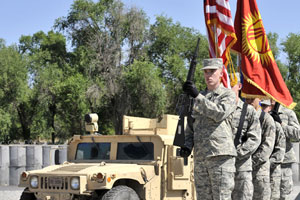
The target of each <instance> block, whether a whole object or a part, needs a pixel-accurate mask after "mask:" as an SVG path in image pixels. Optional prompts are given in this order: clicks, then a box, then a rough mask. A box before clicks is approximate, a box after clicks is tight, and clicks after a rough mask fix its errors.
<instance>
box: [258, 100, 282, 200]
mask: <svg viewBox="0 0 300 200" xmlns="http://www.w3.org/2000/svg"><path fill="white" fill-rule="evenodd" d="M260 103H261V107H262V110H263V111H264V112H268V113H270V111H271V110H272V107H271V101H270V100H269V99H268V100H263V101H261V102H260ZM275 125H276V138H275V145H274V149H273V152H272V154H271V157H270V183H271V199H272V200H279V199H280V182H281V163H282V162H283V159H284V155H285V146H286V139H285V134H284V132H283V129H282V127H281V125H280V124H279V123H278V122H276V121H275Z"/></svg>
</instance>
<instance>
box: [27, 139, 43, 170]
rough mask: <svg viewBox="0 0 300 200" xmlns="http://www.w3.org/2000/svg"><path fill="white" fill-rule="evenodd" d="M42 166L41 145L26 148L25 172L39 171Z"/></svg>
mask: <svg viewBox="0 0 300 200" xmlns="http://www.w3.org/2000/svg"><path fill="white" fill-rule="evenodd" d="M42 164H43V149H42V146H41V145H28V146H26V171H29V170H34V169H41V168H42Z"/></svg>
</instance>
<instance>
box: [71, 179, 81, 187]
mask: <svg viewBox="0 0 300 200" xmlns="http://www.w3.org/2000/svg"><path fill="white" fill-rule="evenodd" d="M79 186H80V183H79V177H73V178H71V188H72V189H73V190H78V189H79Z"/></svg>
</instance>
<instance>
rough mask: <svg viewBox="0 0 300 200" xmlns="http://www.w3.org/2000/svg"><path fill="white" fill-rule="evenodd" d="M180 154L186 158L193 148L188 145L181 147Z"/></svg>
mask: <svg viewBox="0 0 300 200" xmlns="http://www.w3.org/2000/svg"><path fill="white" fill-rule="evenodd" d="M179 155H180V156H181V157H184V158H186V157H189V156H190V155H191V150H190V149H189V148H187V147H181V148H180V152H179Z"/></svg>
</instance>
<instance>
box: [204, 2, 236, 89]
mask: <svg viewBox="0 0 300 200" xmlns="http://www.w3.org/2000/svg"><path fill="white" fill-rule="evenodd" d="M204 15H205V23H206V27H207V36H208V42H209V55H210V57H211V58H216V57H218V58H222V59H223V63H224V66H223V77H222V83H223V84H224V86H225V87H230V80H229V77H228V72H227V65H228V63H229V60H230V59H229V56H230V48H231V47H232V45H233V44H234V43H235V42H236V40H237V39H236V35H235V31H234V24H233V20H232V17H231V11H230V5H229V0H204ZM216 34H217V35H216ZM216 39H217V42H216ZM216 50H217V51H216Z"/></svg>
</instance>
